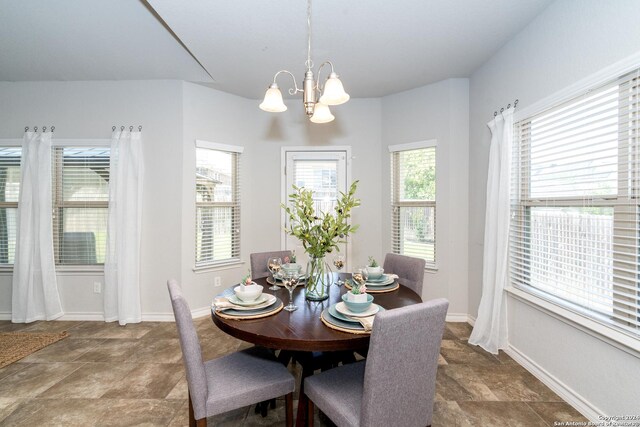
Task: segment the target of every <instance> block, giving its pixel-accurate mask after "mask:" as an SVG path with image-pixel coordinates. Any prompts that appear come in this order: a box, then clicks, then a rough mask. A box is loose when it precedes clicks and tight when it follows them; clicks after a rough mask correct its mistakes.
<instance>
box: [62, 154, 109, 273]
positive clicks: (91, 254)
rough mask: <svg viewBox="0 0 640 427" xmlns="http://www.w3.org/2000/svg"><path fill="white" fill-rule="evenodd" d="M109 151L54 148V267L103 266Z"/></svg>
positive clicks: (107, 200) (107, 203) (105, 238)
mask: <svg viewBox="0 0 640 427" xmlns="http://www.w3.org/2000/svg"><path fill="white" fill-rule="evenodd" d="M109 151H110V150H109V148H106V147H54V148H53V151H52V161H53V169H52V180H53V191H52V194H53V246H54V254H55V260H56V264H57V265H95V264H104V257H105V251H106V242H107V217H108V210H109V157H110V156H109V154H110V153H109Z"/></svg>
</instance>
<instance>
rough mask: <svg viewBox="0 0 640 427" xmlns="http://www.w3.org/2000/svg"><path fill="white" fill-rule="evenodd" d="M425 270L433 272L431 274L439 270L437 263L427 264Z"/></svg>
mask: <svg viewBox="0 0 640 427" xmlns="http://www.w3.org/2000/svg"><path fill="white" fill-rule="evenodd" d="M424 272H425V273H431V274H435V273H437V272H438V266H436V265H432V266H426V267H425V268H424Z"/></svg>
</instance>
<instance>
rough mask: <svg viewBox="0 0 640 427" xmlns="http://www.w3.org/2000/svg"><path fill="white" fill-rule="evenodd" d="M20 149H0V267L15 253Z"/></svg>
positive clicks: (13, 257)
mask: <svg viewBox="0 0 640 427" xmlns="http://www.w3.org/2000/svg"><path fill="white" fill-rule="evenodd" d="M21 154H22V149H21V148H20V147H0V265H11V264H13V262H14V259H15V253H16V230H17V223H16V221H17V215H18V197H19V195H20V178H21V177H20V156H21Z"/></svg>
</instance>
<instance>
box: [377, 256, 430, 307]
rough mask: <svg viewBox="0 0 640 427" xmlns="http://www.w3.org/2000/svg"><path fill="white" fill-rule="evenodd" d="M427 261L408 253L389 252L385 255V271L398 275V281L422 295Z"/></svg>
mask: <svg viewBox="0 0 640 427" xmlns="http://www.w3.org/2000/svg"><path fill="white" fill-rule="evenodd" d="M426 264H427V263H426V261H425V260H423V259H422V258H414V257H410V256H406V255H398V254H387V255H386V256H385V257H384V265H383V266H382V268H384V272H385V273H393V274H397V275H398V281H399V282H400V284H401V285H404V286H406V287H408V288H410V289H411V290H413V291H414V292H415V293H417V294H418V295H420V297H422V282H423V281H424V267H425V265H426Z"/></svg>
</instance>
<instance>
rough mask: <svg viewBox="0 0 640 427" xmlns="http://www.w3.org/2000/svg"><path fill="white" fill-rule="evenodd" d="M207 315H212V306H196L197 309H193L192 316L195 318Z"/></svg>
mask: <svg viewBox="0 0 640 427" xmlns="http://www.w3.org/2000/svg"><path fill="white" fill-rule="evenodd" d="M206 316H211V306H209V305H208V306H206V307H202V308H196V309H195V310H191V317H193V318H194V319H197V318H200V317H206Z"/></svg>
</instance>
